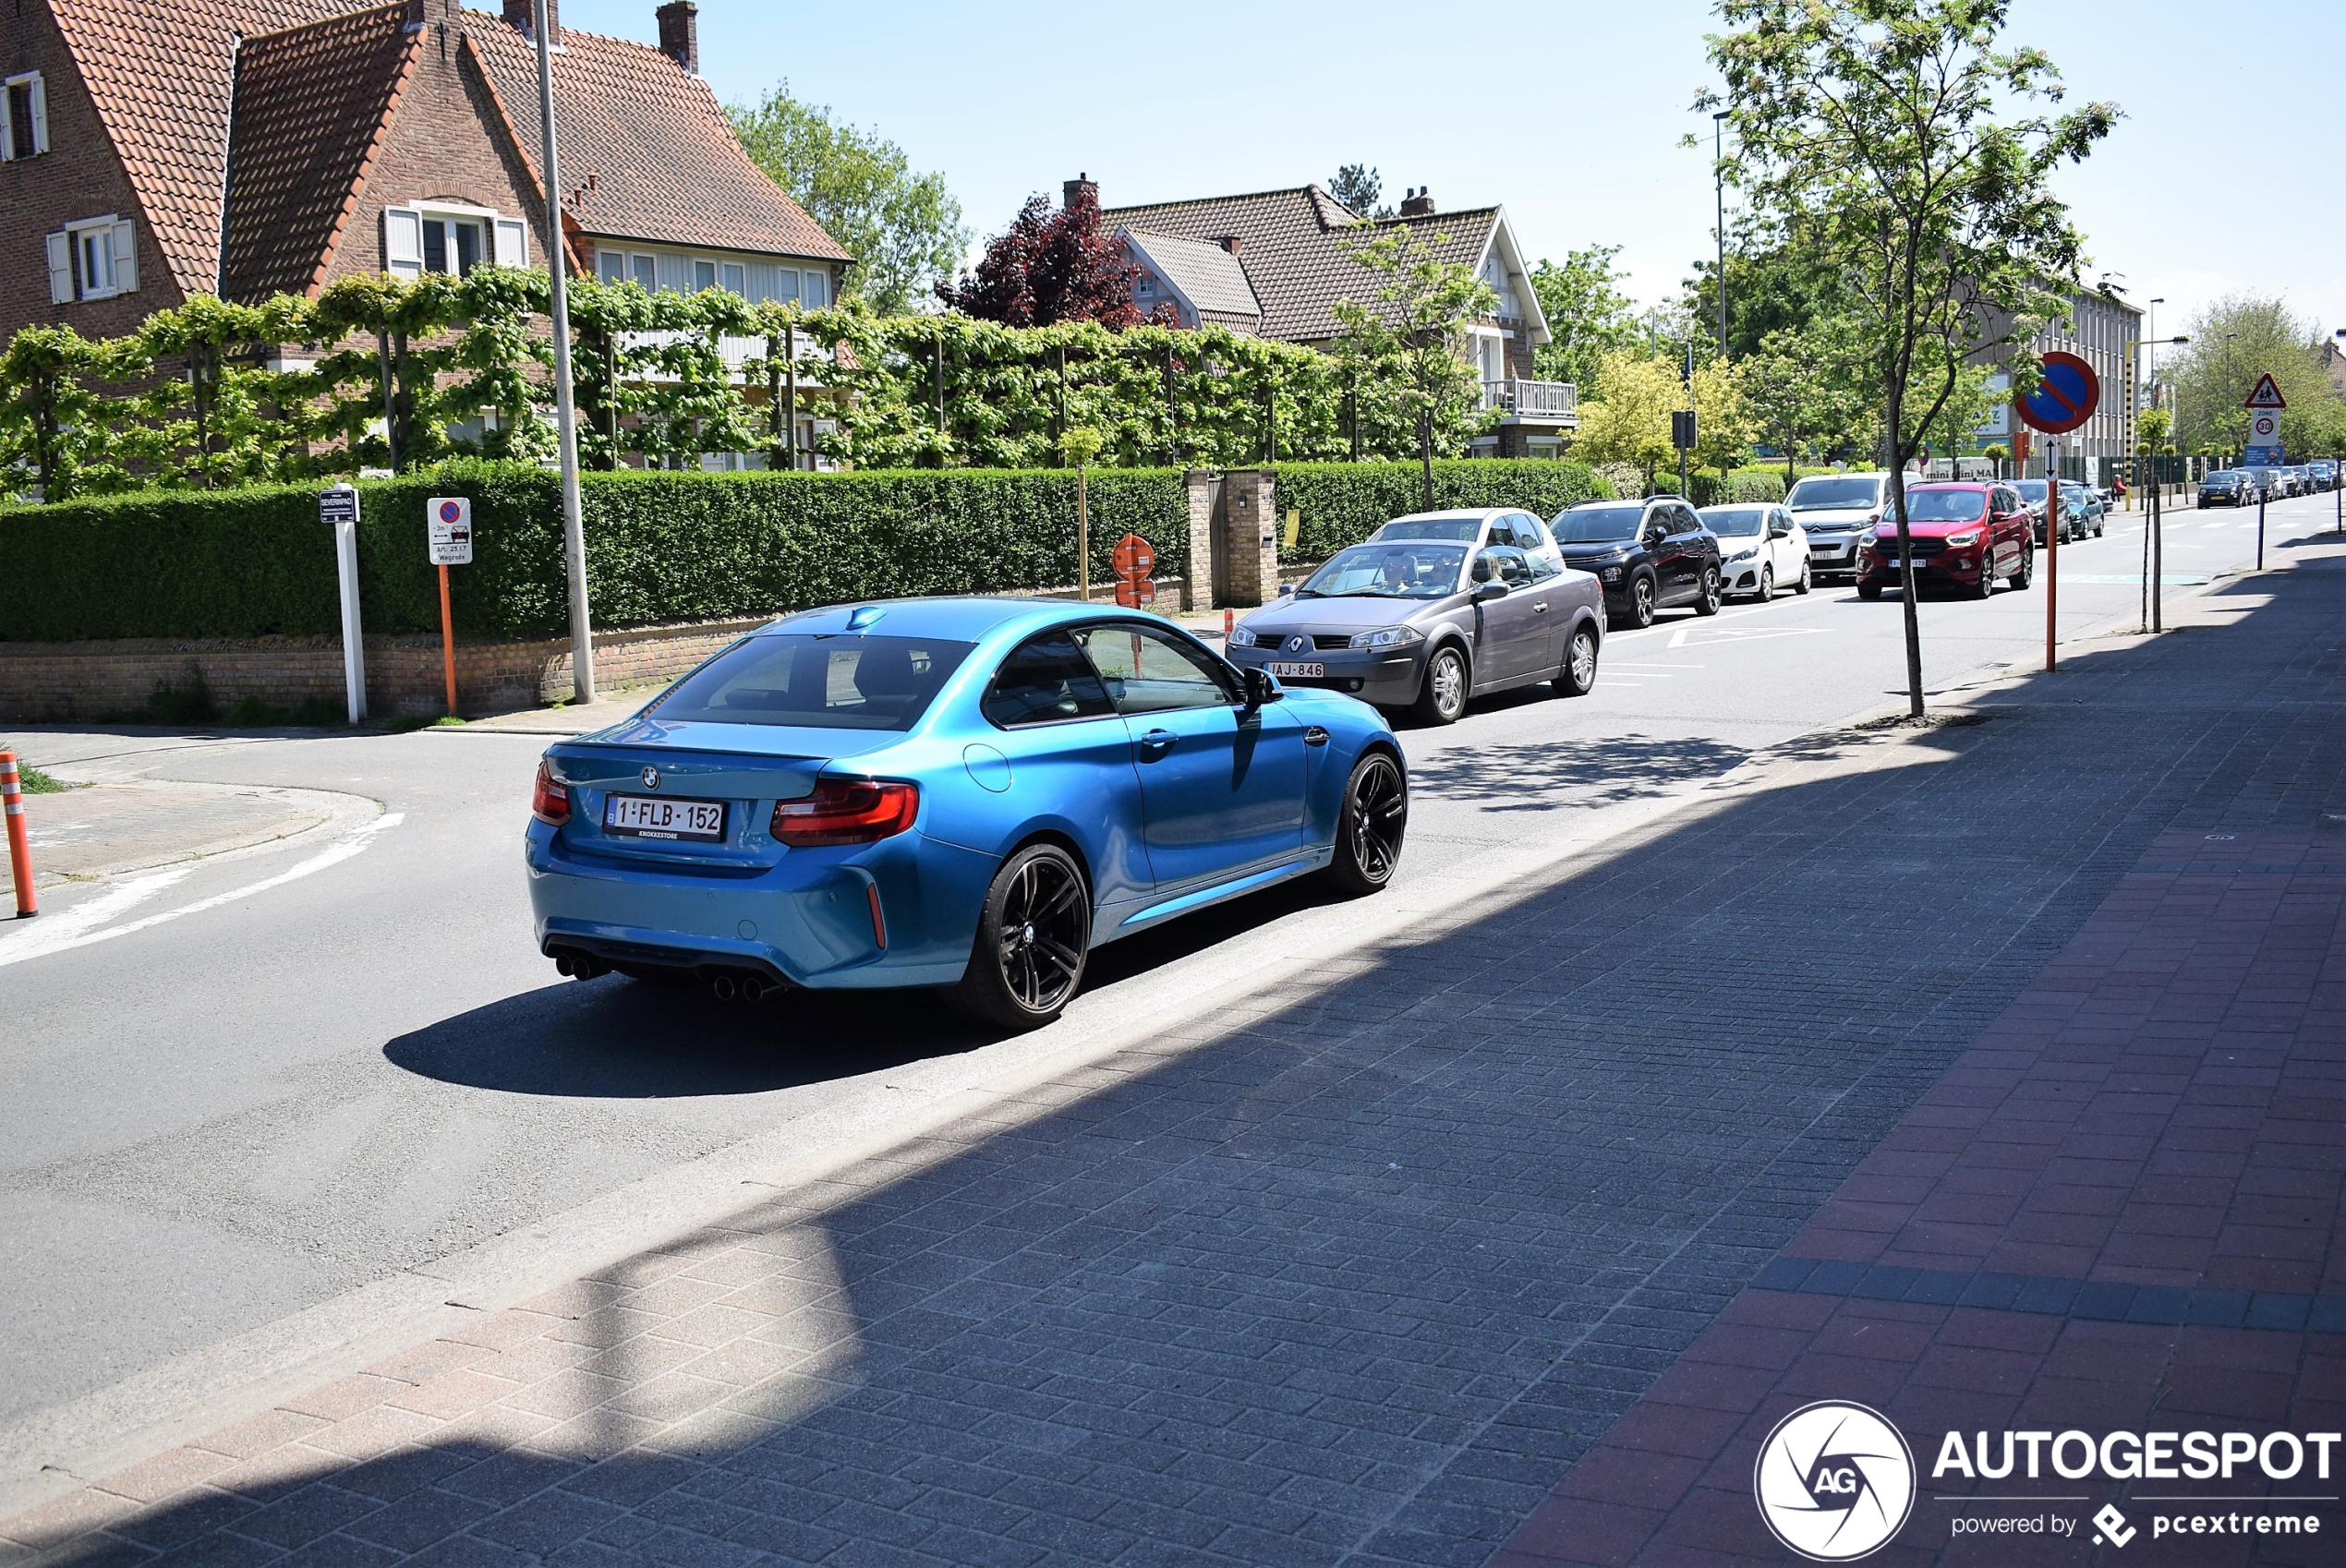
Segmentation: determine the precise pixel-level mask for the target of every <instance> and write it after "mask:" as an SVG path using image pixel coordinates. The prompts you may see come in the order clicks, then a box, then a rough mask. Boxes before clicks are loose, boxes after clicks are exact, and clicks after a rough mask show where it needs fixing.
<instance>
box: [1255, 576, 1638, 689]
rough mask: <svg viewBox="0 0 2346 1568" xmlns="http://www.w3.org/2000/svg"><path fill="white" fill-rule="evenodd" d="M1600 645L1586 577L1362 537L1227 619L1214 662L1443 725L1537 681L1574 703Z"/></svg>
mask: <svg viewBox="0 0 2346 1568" xmlns="http://www.w3.org/2000/svg"><path fill="white" fill-rule="evenodd" d="M1603 637H1604V610H1603V606H1602V600H1601V598H1600V596H1599V590H1598V586H1597V580H1596V579H1595V578H1594V577H1592V576H1590V574H1589V573H1586V572H1575V571H1572V570H1570V569H1569V568H1566V567H1561V566H1557V565H1555V564H1554V562H1552V561H1548V560H1547V559H1546V558H1545V557H1544V556H1540V555H1534V554H1531V553H1530V552H1529V551H1526V550H1524V549H1521V548H1519V547H1518V546H1515V545H1483V546H1481V547H1480V548H1477V547H1476V546H1474V545H1472V544H1469V543H1467V542H1465V541H1461V540H1456V539H1373V540H1371V541H1370V542H1368V543H1366V544H1358V545H1354V546H1353V547H1352V548H1351V549H1347V550H1343V551H1340V552H1338V553H1337V554H1336V557H1335V558H1334V559H1333V560H1331V561H1328V563H1327V564H1326V565H1324V566H1323V567H1321V568H1320V569H1319V570H1318V571H1317V572H1314V573H1312V575H1311V576H1310V577H1309V578H1307V579H1306V580H1305V581H1304V582H1303V584H1302V585H1300V586H1299V587H1297V588H1296V589H1294V590H1293V592H1291V593H1289V592H1287V591H1284V590H1283V591H1282V592H1281V594H1280V597H1279V598H1278V600H1277V602H1276V603H1274V604H1270V605H1266V606H1264V608H1263V609H1258V610H1256V611H1254V612H1253V613H1252V615H1249V616H1248V617H1247V618H1246V619H1245V620H1244V621H1240V622H1239V624H1238V625H1237V627H1236V628H1234V629H1233V630H1232V631H1231V633H1230V641H1229V646H1228V648H1227V654H1228V656H1229V658H1230V661H1231V662H1232V663H1233V664H1236V665H1238V666H1239V667H1240V669H1263V670H1267V671H1268V672H1269V673H1271V674H1272V675H1275V676H1276V677H1278V679H1279V680H1280V681H1284V682H1286V683H1287V684H1288V685H1291V686H1319V687H1325V688H1327V689H1330V690H1333V691H1338V692H1346V693H1349V694H1351V695H1353V696H1356V697H1358V698H1360V700H1361V701H1362V702H1366V703H1373V704H1375V705H1376V706H1379V707H1386V708H1407V709H1409V711H1410V713H1411V714H1413V715H1414V716H1415V717H1417V718H1419V719H1421V720H1422V721H1424V722H1426V723H1430V724H1449V723H1452V722H1454V721H1455V720H1456V719H1457V718H1458V717H1459V716H1460V715H1462V714H1464V713H1465V712H1466V708H1467V702H1468V700H1469V698H1471V697H1477V696H1481V695H1484V694H1488V693H1492V692H1501V691H1506V690H1507V689H1508V688H1510V687H1515V686H1528V685H1530V684H1532V683H1534V682H1536V681H1552V682H1554V685H1555V688H1556V690H1558V691H1559V692H1562V693H1564V694H1566V696H1578V695H1580V694H1583V693H1585V692H1587V691H1588V690H1589V688H1590V686H1592V685H1594V684H1595V683H1596V679H1597V650H1598V647H1599V646H1600V645H1601V644H1602V641H1603Z"/></svg>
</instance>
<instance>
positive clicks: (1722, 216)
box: [1711, 109, 1727, 499]
mask: <svg viewBox="0 0 2346 1568" xmlns="http://www.w3.org/2000/svg"><path fill="white" fill-rule="evenodd" d="M1726 127H1727V111H1726V110H1724V109H1722V110H1720V111H1719V112H1718V113H1717V114H1715V115H1711V194H1712V195H1713V197H1714V198H1715V199H1717V202H1718V209H1719V210H1718V224H1719V227H1718V229H1717V231H1716V235H1715V237H1716V238H1717V240H1718V242H1719V358H1720V360H1721V362H1722V363H1723V362H1724V361H1725V359H1726V357H1727V163H1726V149H1727V130H1726ZM1721 499H1724V498H1723V497H1722V498H1721Z"/></svg>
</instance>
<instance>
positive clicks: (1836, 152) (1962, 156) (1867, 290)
mask: <svg viewBox="0 0 2346 1568" xmlns="http://www.w3.org/2000/svg"><path fill="white" fill-rule="evenodd" d="M2007 9H2008V6H2007V0H1723V4H1722V6H1721V7H1720V11H1721V15H1722V17H1723V18H1724V20H1725V22H1726V23H1727V25H1728V26H1729V27H1730V28H1733V29H1735V31H1730V32H1726V33H1723V34H1716V35H1713V36H1712V37H1711V40H1710V55H1711V62H1712V64H1713V65H1714V66H1717V67H1718V69H1719V71H1720V72H1721V74H1722V76H1723V78H1724V79H1725V83H1726V90H1725V103H1726V104H1727V109H1728V114H1729V115H1730V119H1731V123H1732V126H1733V128H1734V131H1735V147H1736V151H1735V152H1734V153H1733V154H1732V155H1731V157H1730V160H1729V165H1730V170H1731V172H1732V174H1733V175H1734V177H1735V180H1736V183H1737V184H1738V185H1739V186H1740V187H1742V188H1743V189H1745V190H1746V191H1747V192H1748V193H1749V194H1750V196H1751V197H1752V199H1754V201H1755V203H1756V205H1757V206H1758V208H1759V210H1760V211H1761V212H1762V213H1763V214H1765V215H1766V216H1767V217H1768V218H1769V219H1770V220H1771V221H1772V222H1774V223H1777V224H1779V225H1780V226H1781V229H1782V232H1783V233H1784V235H1785V236H1786V238H1787V240H1788V241H1789V242H1790V243H1792V244H1794V245H1796V246H1798V247H1801V248H1802V249H1803V251H1804V252H1805V253H1806V254H1807V255H1808V256H1809V257H1810V258H1811V259H1813V260H1814V262H1815V263H1816V265H1818V266H1819V267H1820V268H1823V269H1826V270H1828V271H1832V273H1833V274H1834V275H1837V276H1840V277H1842V278H1844V279H1845V280H1846V281H1847V283H1848V285H1849V287H1850V289H1851V291H1852V293H1853V294H1854V295H1855V296H1856V298H1857V301H1858V303H1859V309H1858V313H1857V315H1856V318H1855V320H1856V322H1857V325H1858V330H1859V332H1860V333H1861V334H1862V338H1863V341H1864V343H1865V346H1866V350H1867V353H1866V358H1867V359H1868V361H1869V362H1870V365H1871V367H1872V370H1873V374H1874V376H1875V378H1876V384H1877V385H1878V387H1879V388H1880V397H1881V411H1882V430H1883V434H1884V436H1885V438H1886V441H1885V444H1886V445H1887V447H1888V449H1889V450H1888V452H1887V453H1886V455H1887V456H1888V458H1889V460H1890V461H1889V464H1888V466H1889V468H1890V471H1891V475H1892V480H1891V490H1892V504H1893V510H1894V514H1895V516H1896V519H1897V525H1898V542H1899V556H1900V559H1901V561H1905V563H1906V564H1905V567H1904V569H1903V570H1904V578H1903V587H1904V589H1905V591H1904V593H1903V594H1902V595H1901V596H1900V597H1901V598H1902V599H1903V600H1904V611H1905V614H1904V619H1905V644H1906V689H1907V701H1908V704H1909V708H1910V711H1911V712H1912V713H1913V715H1914V716H1915V717H1916V718H1920V717H1922V714H1923V677H1922V635H1921V626H1920V621H1919V620H1918V618H1917V611H1916V606H1915V585H1914V575H1913V567H1912V563H1911V555H1910V553H1909V551H1908V549H1907V548H1906V547H1907V542H1908V532H1907V514H1906V494H1905V476H1904V470H1905V464H1906V462H1907V460H1908V459H1909V458H1911V457H1912V456H1914V455H1915V453H1916V452H1917V451H1918V450H1919V448H1920V447H1921V445H1922V442H1923V439H1924V432H1926V431H1928V430H1929V429H1931V428H1933V427H1934V426H1935V425H1936V424H1937V422H1938V421H1939V419H1940V417H1941V416H1942V415H1943V414H1944V413H1945V412H1946V410H1947V409H1948V407H1949V405H1950V404H1952V403H1953V401H1954V400H1955V398H1956V396H1957V393H1958V392H1959V390H1960V388H1961V385H1962V381H1963V377H1964V373H1965V361H1966V360H1967V359H1968V358H1969V357H1970V356H1974V355H1976V354H1979V353H1980V351H1983V350H1992V349H1995V348H1999V347H2018V348H2021V349H2023V352H2024V360H2025V345H2026V344H2027V342H2028V341H2029V339H2030V338H2031V337H2032V336H2033V335H2034V333H2035V332H2036V330H2037V328H2038V326H2039V325H2040V324H2041V323H2042V322H2043V321H2044V320H2047V319H2048V318H2050V316H2052V315H2054V314H2057V313H2058V312H2059V310H2060V308H2061V304H2060V300H2059V297H2058V296H2057V295H2056V294H2054V293H2053V292H2052V291H2053V290H2054V289H2056V288H2058V287H2059V286H2060V285H2061V283H2062V280H2074V278H2076V277H2077V276H2078V275H2079V273H2080V272H2081V271H2083V269H2084V263H2085V255H2084V247H2083V242H2082V241H2081V240H2080V239H2079V237H2078V235H2077V231H2076V229H2075V228H2074V226H2073V225H2072V224H2071V223H2070V221H2069V213H2068V210H2067V208H2066V207H2064V206H2063V205H2062V202H2061V201H2060V200H2059V199H2057V198H2056V197H2055V196H2054V194H2053V191H2052V184H2051V179H2052V175H2053V172H2054V170H2055V169H2056V168H2057V167H2059V166H2060V165H2061V164H2062V163H2075V162H2078V161H2080V160H2082V159H2084V158H2085V157H2086V155H2087V154H2088V153H2089V152H2091V151H2092V150H2093V147H2094V144H2095V143H2096V142H2098V141H2099V140H2100V139H2102V138H2103V137H2105V136H2107V135H2108V134H2109V133H2110V128H2111V127H2112V126H2113V125H2115V123H2116V121H2117V118H2118V111H2117V108H2116V106H2115V105H2112V104H2109V103H2088V104H2086V105H2084V106H2082V107H2080V108H2076V109H2072V110H2067V111H2062V110H2060V109H2059V108H2058V105H2059V104H2060V103H2061V100H2062V91H2063V90H2062V81H2061V77H2060V73H2059V72H2058V71H2057V70H2056V69H2055V68H2054V66H2053V63H2052V60H2051V59H2050V57H2049V56H2048V55H2046V54H2044V53H2043V52H2042V51H2040V50H2037V49H2033V48H2028V47H2021V48H2016V49H2010V50H2006V49H2001V48H2000V47H1999V42H2000V35H2001V33H2002V31H2003V29H2004V24H2005V20H2006V13H2007ZM1717 102H1718V100H1716V99H1712V98H1709V97H1707V96H1706V98H1705V99H1704V100H1703V102H1702V105H1701V106H1703V107H1705V108H1708V107H1711V106H1712V105H1713V104H1715V103H1717ZM2020 368H2021V369H2022V370H2023V371H2024V373H2025V369H2026V365H2025V362H2024V363H2023V364H2022V365H2021V367H2020Z"/></svg>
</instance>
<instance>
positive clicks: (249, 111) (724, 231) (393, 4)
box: [0, 0, 851, 336]
mask: <svg viewBox="0 0 2346 1568" xmlns="http://www.w3.org/2000/svg"><path fill="white" fill-rule="evenodd" d="M547 10H548V15H549V18H550V21H551V25H550V30H551V31H552V32H553V34H554V42H555V43H556V45H557V53H556V54H554V57H553V70H554V91H555V104H556V107H555V114H556V128H557V130H558V132H559V136H560V140H561V153H562V175H563V183H564V185H565V186H566V187H568V188H567V189H565V190H564V191H563V192H562V235H561V236H560V244H561V246H562V250H563V254H564V257H565V260H566V264H567V265H568V266H569V267H570V268H571V269H572V270H573V271H574V272H591V273H595V274H598V275H600V276H603V277H632V278H636V279H639V280H641V281H642V282H643V283H646V284H647V286H650V287H655V288H672V289H677V290H680V291H681V290H690V289H696V288H707V287H717V288H730V289H733V290H734V291H736V292H738V293H741V294H744V295H745V296H750V297H752V298H791V299H803V300H805V301H807V302H808V303H810V304H817V305H819V304H828V303H829V302H830V301H831V300H833V299H834V298H835V297H836V296H837V294H838V290H839V285H840V275H841V273H842V271H844V269H845V267H846V266H847V264H848V263H849V261H850V260H851V258H850V257H849V256H848V254H847V252H846V251H845V250H843V249H842V248H841V247H840V245H839V244H838V242H836V241H835V240H833V239H832V238H831V237H830V235H828V234H826V233H824V232H823V230H822V229H821V227H820V226H818V225H817V224H816V223H815V222H814V221H813V220H812V219H811V218H809V217H808V216H807V215H806V213H805V212H804V211H802V210H801V209H800V208H799V207H798V206H797V204H796V203H794V202H792V200H791V199H790V198H789V197H788V196H787V195H785V194H784V193H783V192H782V191H781V189H780V187H777V186H776V185H775V184H774V182H773V181H772V180H771V179H770V178H768V176H767V175H765V173H764V172H763V171H761V170H759V169H758V168H757V166H756V164H754V163H751V162H750V161H749V159H748V157H747V156H746V155H745V154H744V152H743V151H742V149H741V145H740V143H739V142H738V141H737V140H736V139H734V137H733V134H732V128H731V127H730V126H729V125H728V123H727V121H726V119H725V115H724V111H723V110H722V108H721V107H720V105H719V103H718V102H717V99H716V96H715V94H714V93H713V92H711V91H710V90H709V87H708V84H707V82H706V81H705V80H703V79H702V78H701V77H700V75H699V65H700V59H699V42H698V37H697V30H696V19H697V18H696V12H697V7H696V6H695V5H694V4H693V0H670V3H669V4H666V5H663V6H659V10H658V12H657V18H658V21H659V40H660V42H659V47H657V48H654V47H651V46H649V45H647V44H639V43H632V42H624V41H623V40H619V39H613V38H605V37H601V36H599V35H597V34H593V33H585V32H571V31H564V30H562V28H561V25H560V21H559V15H558V13H557V12H556V9H555V6H554V5H553V0H548V6H547ZM531 14H532V6H531V5H530V3H529V0H504V3H503V12H502V15H498V14H490V13H486V12H480V11H474V10H468V9H466V8H464V7H463V6H460V5H458V4H457V3H456V0H390V3H388V4H380V5H374V6H351V5H350V4H348V3H347V0H19V4H18V6H16V7H15V9H14V14H13V15H12V16H11V17H9V18H8V19H7V20H6V22H5V23H0V78H5V81H6V92H5V95H0V104H5V106H6V115H5V119H4V120H0V154H4V155H5V156H4V157H0V203H4V204H5V210H6V212H7V213H8V214H9V217H10V220H11V221H10V223H8V225H7V229H6V234H5V235H0V246H6V247H14V252H15V254H14V255H13V256H11V257H10V259H8V260H7V261H6V264H5V265H0V336H5V335H6V334H7V333H11V332H15V331H16V330H17V329H18V328H19V327H21V326H24V325H26V324H28V323H30V322H40V321H46V322H64V323H67V324H70V325H71V326H73V327H74V328H75V329H77V330H78V331H79V332H81V333H82V334H83V335H84V336H106V335H115V334H119V333H122V332H127V331H129V330H130V329H132V328H133V327H135V326H136V325H137V324H138V323H139V321H140V320H142V319H144V318H145V317H146V316H147V315H149V314H150V313H151V312H153V311H155V310H158V309H163V308H167V307H169V306H173V305H176V304H178V303H179V302H180V301H182V300H184V299H186V298H187V297H188V296H192V295H199V294H218V295H220V296H223V297H225V298H230V299H239V300H249V299H258V298H262V297H265V296H269V295H271V294H274V293H278V292H281V291H283V292H291V293H306V294H310V295H315V294H316V293H317V292H318V291H319V290H320V289H321V288H322V287H324V286H325V285H326V284H327V283H331V282H333V280H334V279H336V278H338V277H342V276H345V275H347V274H350V273H356V272H377V271H390V272H392V273H394V274H397V275H400V276H405V277H414V276H417V275H419V274H421V273H423V272H426V271H446V272H460V271H464V270H466V269H467V268H469V267H471V266H473V265H475V264H477V263H479V262H486V261H496V262H506V263H512V264H517V265H543V264H544V262H545V259H546V257H547V256H548V254H549V253H550V250H551V248H552V242H553V236H550V235H549V234H548V233H547V231H546V200H545V196H544V185H543V182H542V180H541V178H540V176H539V172H538V151H539V146H540V134H541V126H540V121H539V118H538V65H537V52H536V45H535V42H533V40H532V39H531V37H530V34H529V28H530V18H531Z"/></svg>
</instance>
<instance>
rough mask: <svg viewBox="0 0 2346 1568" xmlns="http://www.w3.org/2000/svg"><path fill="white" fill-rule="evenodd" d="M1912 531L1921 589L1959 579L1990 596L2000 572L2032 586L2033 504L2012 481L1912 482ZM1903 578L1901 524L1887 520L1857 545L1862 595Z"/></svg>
mask: <svg viewBox="0 0 2346 1568" xmlns="http://www.w3.org/2000/svg"><path fill="white" fill-rule="evenodd" d="M1882 510H1883V511H1884V512H1889V511H1890V499H1889V497H1888V496H1886V495H1885V496H1884V497H1883V498H1882ZM1892 515H1893V516H1894V515H1895V513H1892ZM1906 537H1907V538H1908V539H1909V540H1911V541H1912V543H1913V546H1914V557H1915V586H1916V587H1917V588H1923V587H1929V586H1931V585H1949V584H1952V585H1954V586H1956V587H1960V588H1964V589H1967V590H1968V591H1969V592H1971V593H1973V594H1975V595H1977V597H1980V598H1983V599H1984V598H1986V597H1988V596H1989V594H1992V593H1994V592H1995V591H1996V579H1997V578H1999V577H2001V578H2003V579H2004V580H2005V581H2006V582H2008V583H2010V584H2011V585H2013V587H2015V588H2025V587H2026V586H2027V585H2028V582H2029V579H2030V578H2031V577H2032V576H2034V575H2035V573H2036V560H2037V547H2036V541H2035V539H2034V537H2032V536H2031V534H2030V532H2029V522H2028V507H2027V503H2026V502H2025V501H2022V500H2021V499H2020V492H2019V491H2018V490H2016V489H2014V488H2012V486H2010V485H2000V484H1969V485H1965V484H1948V485H1909V486H1907V487H1906ZM1898 581H1899V573H1898V525H1897V524H1896V523H1894V522H1890V523H1883V524H1882V525H1880V526H1879V527H1877V528H1876V529H1874V532H1873V537H1872V538H1870V539H1868V540H1866V541H1865V542H1864V543H1863V544H1862V545H1860V546H1859V547H1858V549H1857V597H1859V598H1861V599H1878V598H1880V597H1881V590H1882V589H1884V588H1886V587H1891V586H1893V585H1896V584H1897V582H1898Z"/></svg>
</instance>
